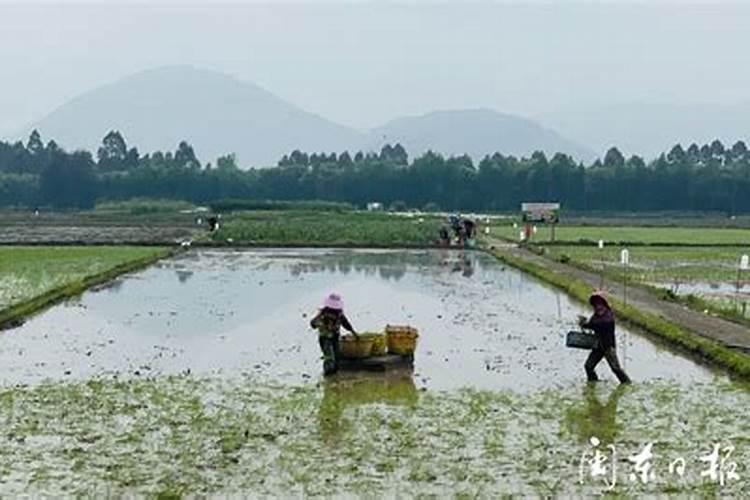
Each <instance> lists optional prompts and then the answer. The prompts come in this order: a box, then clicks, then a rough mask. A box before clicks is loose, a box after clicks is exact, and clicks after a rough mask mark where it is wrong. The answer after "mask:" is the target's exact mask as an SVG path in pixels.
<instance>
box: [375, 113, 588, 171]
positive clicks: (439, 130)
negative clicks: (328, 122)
mask: <svg viewBox="0 0 750 500" xmlns="http://www.w3.org/2000/svg"><path fill="white" fill-rule="evenodd" d="M396 142H400V143H401V144H402V145H403V146H404V147H405V148H406V150H407V151H408V152H409V154H410V156H412V157H414V156H418V155H419V154H421V153H422V152H424V151H427V150H429V149H431V150H433V151H435V152H440V153H443V154H444V155H460V154H464V153H468V154H469V155H470V156H471V157H472V158H474V160H476V161H479V160H480V159H482V158H483V157H484V156H485V155H487V154H492V153H494V152H496V151H499V152H501V153H503V154H506V155H511V154H512V155H515V156H530V155H531V153H533V152H534V151H544V152H545V153H547V154H549V155H551V154H554V153H558V152H561V153H567V154H569V155H571V156H573V157H574V158H576V159H578V160H586V161H588V160H591V159H592V158H594V157H595V154H594V153H593V152H592V151H591V150H589V149H588V148H586V147H584V146H582V145H580V144H576V143H574V142H572V141H570V140H568V139H566V138H564V137H562V136H561V135H560V134H558V133H557V132H555V131H553V130H550V129H547V128H544V127H542V126H541V125H539V124H538V123H536V122H534V121H532V120H528V119H526V118H522V117H519V116H515V115H509V114H504V113H498V112H497V111H492V110H488V109H471V110H455V111H435V112H432V113H427V114H425V115H421V116H413V117H408V118H399V119H396V120H393V121H391V122H388V123H387V124H385V125H383V126H382V127H378V128H376V129H374V130H372V131H371V133H370V144H372V145H378V144H383V143H391V144H393V143H396Z"/></svg>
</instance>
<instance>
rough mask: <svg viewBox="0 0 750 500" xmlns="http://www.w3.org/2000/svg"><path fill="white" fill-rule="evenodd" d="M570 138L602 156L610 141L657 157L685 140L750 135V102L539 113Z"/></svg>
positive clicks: (627, 150)
mask: <svg viewBox="0 0 750 500" xmlns="http://www.w3.org/2000/svg"><path fill="white" fill-rule="evenodd" d="M536 119H537V120H539V121H541V122H542V123H545V124H547V125H549V126H551V127H553V128H554V129H555V130H558V131H560V133H562V134H564V135H565V136H566V137H571V138H573V139H575V140H577V141H581V142H583V143H585V144H588V145H590V146H591V147H594V148H595V149H596V151H597V153H598V154H599V155H601V156H603V155H604V152H605V151H606V150H607V149H608V148H609V147H611V146H617V147H618V148H619V149H620V150H621V151H623V152H625V153H628V154H638V155H641V156H644V157H646V158H647V159H652V158H655V157H657V156H658V155H659V154H661V153H662V152H668V151H669V150H670V149H671V148H672V146H674V145H675V144H677V143H681V144H682V145H683V146H684V147H685V148H687V146H689V145H690V143H692V142H695V143H698V144H705V143H710V142H711V141H713V140H714V139H720V140H721V141H722V142H723V143H724V144H725V145H727V146H729V145H732V144H734V143H735V142H737V141H738V140H744V141H745V142H749V140H750V102H748V103H739V104H733V105H717V104H701V105H676V104H664V103H661V104H658V103H657V104H649V103H643V102H634V103H626V104H612V105H610V106H604V107H599V108H587V109H570V110H564V111H559V112H555V113H548V114H544V115H540V116H537V117H536Z"/></svg>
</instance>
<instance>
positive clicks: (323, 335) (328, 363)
mask: <svg viewBox="0 0 750 500" xmlns="http://www.w3.org/2000/svg"><path fill="white" fill-rule="evenodd" d="M342 326H343V327H344V328H345V329H347V330H348V331H350V332H352V333H353V334H354V336H355V337H356V336H357V332H355V331H354V328H352V325H351V323H349V320H348V319H347V318H346V316H344V301H343V300H341V296H340V295H338V294H336V293H332V294H330V295H329V296H328V297H326V299H325V301H324V302H323V308H322V309H321V310H320V311H318V314H317V315H316V316H315V317H314V318H313V319H312V320H311V321H310V327H312V328H314V329H316V330H318V343H319V344H320V350H321V351H322V352H323V373H324V374H325V375H331V374H333V373H336V371H337V370H338V356H339V337H340V336H341V327H342Z"/></svg>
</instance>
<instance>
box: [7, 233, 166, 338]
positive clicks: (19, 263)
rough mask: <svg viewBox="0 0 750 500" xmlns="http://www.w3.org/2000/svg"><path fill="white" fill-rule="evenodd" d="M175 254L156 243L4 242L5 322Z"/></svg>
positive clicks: (14, 320)
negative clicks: (10, 244) (23, 244)
mask: <svg viewBox="0 0 750 500" xmlns="http://www.w3.org/2000/svg"><path fill="white" fill-rule="evenodd" d="M170 254H171V252H170V251H169V250H167V249H164V248H155V247H148V248H139V247H0V327H2V326H6V325H8V324H13V323H16V322H18V321H20V320H22V319H23V318H24V317H25V316H26V315H28V314H32V313H34V312H36V311H38V310H40V309H42V308H44V307H46V306H48V305H50V304H52V303H55V302H57V301H59V300H62V299H64V298H67V297H70V296H73V295H77V294H80V293H82V292H83V291H84V290H86V289H87V288H89V287H91V286H93V285H96V284H99V283H103V282H105V281H108V280H109V279H111V278H113V277H115V276H117V275H119V274H122V273H125V272H129V271H132V270H135V269H139V268H141V267H145V266H147V265H149V264H151V263H153V262H155V261H156V260H158V259H161V258H163V257H166V256H168V255H170Z"/></svg>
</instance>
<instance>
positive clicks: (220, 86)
mask: <svg viewBox="0 0 750 500" xmlns="http://www.w3.org/2000/svg"><path fill="white" fill-rule="evenodd" d="M33 128H36V129H38V130H39V132H40V133H41V134H42V137H43V138H44V139H45V140H46V139H54V140H55V141H56V142H57V143H58V144H60V145H61V146H63V147H64V148H66V149H77V148H85V149H88V150H90V151H92V152H96V150H97V149H98V147H99V145H100V143H101V139H102V138H103V137H104V136H105V135H106V134H107V132H109V131H110V130H119V131H120V132H121V133H122V135H123V136H124V137H125V140H126V141H127V142H128V144H129V145H131V146H137V147H138V149H139V151H140V152H141V154H145V153H150V152H152V151H156V150H161V151H173V150H174V149H176V147H177V144H178V143H179V142H180V141H182V140H186V141H187V142H189V143H190V144H191V145H192V146H193V147H194V149H195V152H196V154H197V156H198V158H199V159H200V160H201V161H202V162H203V163H206V162H209V161H210V162H214V161H215V160H216V158H217V157H218V156H221V155H224V154H227V153H235V154H236V155H237V157H238V159H239V164H240V165H241V166H250V165H252V166H271V165H276V163H277V162H278V160H279V159H280V158H281V157H282V156H283V155H284V154H287V153H290V152H291V151H293V150H295V149H300V150H302V151H306V152H329V153H330V152H333V151H336V152H340V151H344V150H349V151H350V152H354V151H357V150H373V151H379V150H380V148H381V147H382V146H383V145H384V144H386V143H390V144H395V143H397V142H400V143H401V144H402V145H403V146H404V147H405V148H406V150H407V151H408V153H409V155H410V157H412V158H414V157H415V156H418V155H420V154H422V153H423V152H425V151H427V150H433V151H435V152H440V153H443V154H444V155H461V154H464V153H468V154H469V155H471V156H472V157H473V158H474V160H475V161H479V160H480V159H481V158H482V157H484V156H485V155H486V154H491V153H494V152H496V151H499V152H501V153H503V154H513V155H516V156H528V155H530V154H531V153H533V152H534V151H537V150H542V151H545V152H546V153H549V154H554V153H557V152H564V153H568V154H570V155H572V156H574V157H575V158H576V159H580V160H590V159H592V158H593V157H594V153H593V152H591V151H590V150H588V149H587V148H585V147H583V146H581V145H579V144H576V143H574V142H571V141H569V140H567V139H565V138H563V137H561V136H560V135H559V134H557V133H556V132H554V131H552V130H550V129H546V128H544V127H542V126H540V125H539V124H538V123H536V122H533V121H531V120H528V119H525V118H521V117H518V116H513V115H508V114H503V113H498V112H495V111H490V110H485V109H477V110H458V111H436V112H432V113H428V114H426V115H423V116H416V117H408V118H399V119H396V120H393V121H391V122H389V123H387V124H385V125H383V126H382V127H378V128H376V129H374V130H372V131H370V132H369V133H366V132H360V131H358V130H355V129H352V128H349V127H345V126H343V125H339V124H337V123H334V122H332V121H330V120H327V119H325V118H323V117H321V116H318V115H315V114H312V113H308V112H306V111H304V110H302V109H300V108H298V107H297V106H295V105H293V104H291V103H289V102H286V101H284V100H282V99H280V98H278V97H276V96H275V95H273V94H271V93H270V92H268V91H266V90H264V89H262V88H260V87H258V86H257V85H254V84H252V83H247V82H243V81H240V80H237V79H235V78H232V77H230V76H227V75H224V74H221V73H216V72H212V71H206V70H201V69H195V68H192V67H188V66H169V67H163V68H158V69H153V70H148V71H143V72H141V73H137V74H135V75H132V76H129V77H126V78H123V79H121V80H119V81H117V82H114V83H112V84H109V85H105V86H102V87H99V88H96V89H94V90H92V91H89V92H87V93H84V94H82V95H80V96H78V97H76V98H74V99H73V100H71V101H69V102H68V103H66V104H64V105H62V106H61V107H59V108H58V109H56V110H55V111H53V112H52V113H50V114H49V115H47V116H46V117H45V118H43V119H41V120H40V121H38V122H37V123H34V124H33V125H32V126H30V127H28V128H27V130H25V131H23V133H22V134H23V135H28V132H29V131H30V130H31V129H33Z"/></svg>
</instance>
